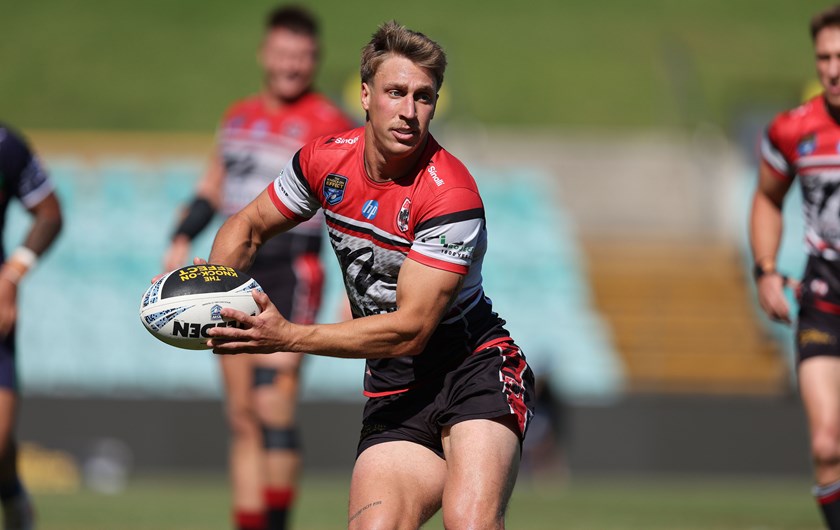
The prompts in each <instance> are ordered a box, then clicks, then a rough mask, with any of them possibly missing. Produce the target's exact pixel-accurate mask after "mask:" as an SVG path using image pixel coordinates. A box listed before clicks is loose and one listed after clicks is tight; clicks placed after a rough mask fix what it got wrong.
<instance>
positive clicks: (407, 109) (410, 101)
mask: <svg viewBox="0 0 840 530" xmlns="http://www.w3.org/2000/svg"><path fill="white" fill-rule="evenodd" d="M402 99H403V101H402V108H400V114H401V115H402V117H403V118H406V119H414V118H415V117H416V116H417V103H416V102H415V101H414V98H412V97H405V98H402Z"/></svg>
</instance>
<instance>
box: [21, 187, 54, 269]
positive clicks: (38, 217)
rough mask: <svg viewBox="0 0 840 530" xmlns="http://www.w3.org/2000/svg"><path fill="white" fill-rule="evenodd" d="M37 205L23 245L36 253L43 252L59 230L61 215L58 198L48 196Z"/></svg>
mask: <svg viewBox="0 0 840 530" xmlns="http://www.w3.org/2000/svg"><path fill="white" fill-rule="evenodd" d="M43 202H44V203H45V204H42V205H39V207H38V209H37V211H36V213H35V216H34V219H33V221H32V226H31V227H30V229H29V232H28V233H27V234H26V238H25V239H24V241H23V246H25V247H26V248H28V249H30V250H31V251H32V252H34V253H35V254H37V255H39V256H40V255H41V254H43V253H44V252H45V251H46V250H47V249H48V248H49V247H50V245H52V243H53V241H55V238H56V237H58V234H59V233H60V232H61V226H62V217H61V208H60V207H59V205H58V199H56V198H55V197H54V196H49V197H47V198H46V199H44V201H43Z"/></svg>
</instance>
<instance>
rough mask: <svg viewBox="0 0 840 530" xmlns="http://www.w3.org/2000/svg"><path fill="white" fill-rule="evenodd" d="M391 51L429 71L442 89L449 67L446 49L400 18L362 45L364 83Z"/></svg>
mask: <svg viewBox="0 0 840 530" xmlns="http://www.w3.org/2000/svg"><path fill="white" fill-rule="evenodd" d="M391 53H393V54H396V55H401V56H403V57H405V58H406V59H409V60H411V61H412V62H413V63H414V64H416V65H417V66H420V67H422V68H425V69H427V70H429V71H430V72H431V73H432V76H433V77H434V78H435V81H436V83H437V89H438V90H440V87H441V85H443V73H444V71H445V70H446V53H445V52H444V51H443V48H441V47H440V44H438V43H437V42H435V41H433V40H432V39H430V38H429V37H427V36H425V35H423V34H422V33H419V32H417V31H412V30H410V29H408V28H406V27H405V26H403V25H401V24H399V23H398V22H397V21H396V20H391V21H390V22H386V23H384V24H382V25H381V26H379V29H378V30H377V31H376V33H374V34H373V36H372V37H371V39H370V42H368V43H367V45H366V46H365V47H364V48H362V65H361V75H362V83H369V82H370V81H371V79H373V76H374V75H376V71H377V70H378V69H379V65H381V64H382V61H384V60H385V58H386V57H387V56H388V54H391Z"/></svg>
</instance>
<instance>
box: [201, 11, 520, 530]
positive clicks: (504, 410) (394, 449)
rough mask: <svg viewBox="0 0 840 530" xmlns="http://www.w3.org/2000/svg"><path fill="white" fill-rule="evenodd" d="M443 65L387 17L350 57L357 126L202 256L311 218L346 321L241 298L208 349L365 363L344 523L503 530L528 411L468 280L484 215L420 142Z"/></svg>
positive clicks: (474, 281)
mask: <svg viewBox="0 0 840 530" xmlns="http://www.w3.org/2000/svg"><path fill="white" fill-rule="evenodd" d="M445 66H446V56H445V54H444V52H443V50H442V49H441V48H440V46H439V45H438V44H437V43H435V42H434V41H432V40H430V39H429V38H428V37H426V36H425V35H423V34H421V33H416V32H414V31H411V30H408V29H406V28H405V27H403V26H400V25H399V24H397V23H396V22H389V23H387V24H384V25H383V26H381V27H380V28H379V30H378V31H377V32H376V33H375V34H374V35H373V38H372V40H371V41H370V42H369V43H368V45H367V46H366V47H365V48H364V50H363V52H362V65H361V79H362V86H361V102H362V106H363V108H364V110H365V111H366V112H367V120H366V123H365V126H364V127H363V128H360V129H355V130H350V131H347V132H345V133H342V134H340V135H330V136H324V137H321V138H319V139H317V140H315V141H313V142H310V143H308V144H307V145H306V146H304V147H303V148H302V149H301V150H300V151H298V153H297V154H295V156H294V157H293V158H292V160H291V161H290V162H289V163H288V164H287V165H286V167H285V169H284V170H283V172H282V173H281V174H280V176H279V177H278V178H277V179H276V180H275V182H274V183H273V184H271V185H270V186H269V187H268V189H267V190H266V191H264V192H263V193H262V194H261V195H260V196H259V197H258V198H257V199H256V200H255V201H254V202H252V203H250V204H249V205H248V206H247V207H246V208H245V209H244V210H242V212H240V213H238V214H236V215H234V216H232V217H231V218H230V219H228V221H227V222H226V223H225V224H224V226H223V227H222V228H221V229H220V230H219V233H218V235H217V236H216V240H215V243H214V245H213V250H212V252H211V254H210V260H211V261H212V262H214V263H224V264H228V265H231V266H234V267H247V265H248V263H249V262H250V261H251V259H252V256H253V255H254V253H255V252H256V250H257V249H258V248H259V247H261V246H262V245H263V244H265V243H266V242H267V241H268V240H269V239H270V237H272V236H273V235H274V234H276V233H278V232H282V231H285V230H288V229H290V228H292V227H293V226H295V225H297V224H298V223H302V222H305V220H306V219H309V218H311V217H312V216H313V215H315V212H316V211H318V210H323V212H324V214H325V216H326V219H327V228H328V232H329V236H330V242H331V243H332V246H333V249H334V251H335V254H336V256H337V257H338V260H339V262H340V265H341V268H342V271H343V274H344V282H345V286H346V289H347V293H348V295H349V298H350V303H351V306H352V311H353V316H354V319H353V320H352V321H348V322H342V323H338V324H329V325H299V324H294V323H291V322H289V321H287V320H286V319H284V318H283V317H282V316H281V315H280V313H279V312H278V311H277V309H276V308H275V307H274V306H272V305H271V303H270V302H269V300H268V298H267V297H265V296H262V295H261V294H258V295H255V298H256V300H257V302H258V303H259V304H260V306H261V307H262V308H263V311H262V312H261V313H260V314H259V315H258V316H256V317H249V316H247V315H245V314H243V313H240V312H231V311H226V312H225V313H224V314H225V315H226V316H227V317H230V318H235V319H237V320H240V321H241V322H243V323H245V324H246V325H247V326H248V327H249V329H247V330H239V331H237V332H228V331H224V332H221V333H211V335H213V338H212V339H211V340H210V345H211V346H213V348H214V351H215V352H216V353H220V354H225V353H243V352H245V353H261V352H270V351H274V350H277V349H281V350H289V351H298V352H307V353H312V354H316V355H328V356H334V357H345V358H365V359H367V368H366V370H365V377H364V393H365V395H366V396H368V398H369V400H368V402H367V404H366V406H365V412H364V420H363V426H362V432H361V438H360V441H359V447H358V457H357V460H356V465H355V468H354V471H353V479H352V484H351V490H350V504H349V513H348V526H350V527H351V528H359V529H361V528H418V527H419V526H420V525H421V524H423V523H424V522H425V521H426V520H428V518H430V517H431V516H432V515H433V514H434V513H435V512H436V511H437V510H439V509H440V508H441V507H442V508H443V518H444V525H445V526H446V527H447V528H476V529H478V528H482V529H483V528H502V527H504V513H505V508H506V505H507V502H508V499H509V497H510V494H511V492H512V490H513V485H514V482H515V479H516V475H517V470H518V466H519V457H520V448H521V441H522V438H523V437H524V434H525V430H526V427H527V425H528V421H529V419H530V417H531V416H532V411H531V409H530V403H531V400H532V394H531V393H532V387H533V374H532V372H531V370H530V369H529V368H528V365H527V364H526V362H525V357H524V355H523V354H522V352H521V351H520V349H519V348H518V347H517V346H516V344H515V343H514V342H513V339H511V338H510V336H509V334H508V332H507V330H505V329H504V327H503V326H504V321H503V320H501V318H499V316H498V315H497V314H496V313H494V312H493V309H492V307H491V304H490V300H489V299H488V298H487V297H486V296H485V294H484V291H483V289H482V281H481V264H482V260H483V258H484V254H485V251H486V248H487V231H486V226H485V218H484V206H483V203H482V201H481V197H480V196H479V193H478V189H477V187H476V183H475V181H474V180H473V177H472V176H471V175H470V173H469V172H468V171H467V169H466V168H465V167H464V165H463V164H461V162H459V161H458V159H456V158H455V157H454V156H452V155H451V154H449V153H448V152H447V151H446V150H445V149H443V148H442V147H441V146H440V145H439V144H438V143H437V142H436V141H435V139H434V138H433V137H432V136H431V135H430V134H429V130H428V127H429V123H430V121H431V119H432V117H433V115H434V111H435V105H436V102H437V94H438V91H439V89H440V87H441V83H442V82H443V73H444V69H445Z"/></svg>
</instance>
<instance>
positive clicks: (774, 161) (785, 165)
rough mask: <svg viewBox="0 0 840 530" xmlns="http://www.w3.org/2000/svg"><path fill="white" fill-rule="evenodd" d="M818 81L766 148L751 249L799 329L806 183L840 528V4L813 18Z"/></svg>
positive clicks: (831, 481)
mask: <svg viewBox="0 0 840 530" xmlns="http://www.w3.org/2000/svg"><path fill="white" fill-rule="evenodd" d="M811 37H812V39H813V43H814V52H815V57H816V66H817V75H818V77H819V81H820V84H821V85H822V88H823V91H822V93H821V94H820V95H818V96H816V97H814V98H813V99H810V100H809V101H807V102H806V103H804V104H803V105H801V106H800V107H797V108H796V109H793V110H791V111H788V112H784V113H782V114H780V115H779V116H778V117H776V118H775V119H774V120H773V122H772V123H771V124H770V126H769V127H768V128H767V131H766V134H765V136H764V139H763V142H762V147H761V155H762V156H761V158H762V160H761V165H760V170H759V182H758V187H757V189H756V192H755V196H754V198H753V206H752V215H751V223H750V225H751V226H750V242H751V246H752V252H753V258H754V259H755V278H756V284H757V288H758V298H759V303H760V304H761V307H762V308H763V309H764V311H765V312H766V313H767V314H768V315H769V316H770V318H772V319H774V320H777V321H780V322H787V323H789V322H791V315H790V309H789V307H788V302H787V299H786V298H785V295H784V292H783V289H784V287H785V285H786V284H790V283H791V282H789V281H788V280H787V279H785V278H784V277H783V276H782V275H781V274H780V273H779V271H778V270H777V269H776V254H777V251H778V249H779V243H780V239H781V234H782V202H783V200H784V198H785V195H786V194H787V192H788V190H789V189H790V187H791V185H792V184H793V182H794V179H796V178H797V177H798V178H799V183H800V185H801V187H802V196H803V201H804V215H805V224H806V236H805V238H806V243H807V248H808V254H809V257H808V265H807V267H806V269H805V276H804V277H803V279H802V282H801V284H800V287H799V296H800V309H799V318H798V325H797V332H796V342H797V351H798V375H799V386H800V393H801V395H802V402H803V404H804V407H805V411H806V413H807V416H808V423H809V429H810V435H811V454H812V458H813V461H814V471H815V475H816V481H817V485H816V487H815V488H814V495H815V496H816V498H817V501H818V503H819V505H820V507H821V509H822V512H823V515H824V517H825V520H826V523H827V525H828V527H829V528H831V529H832V530H840V180H838V175H840V6H835V7H832V8H830V9H827V10H825V11H823V12H821V13H818V14H817V15H815V16H814V17H813V19H812V20H811Z"/></svg>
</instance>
